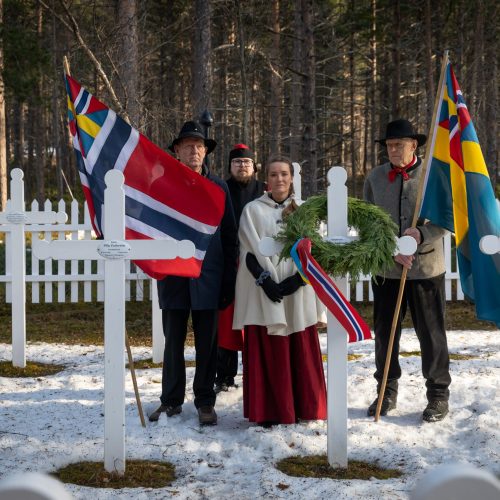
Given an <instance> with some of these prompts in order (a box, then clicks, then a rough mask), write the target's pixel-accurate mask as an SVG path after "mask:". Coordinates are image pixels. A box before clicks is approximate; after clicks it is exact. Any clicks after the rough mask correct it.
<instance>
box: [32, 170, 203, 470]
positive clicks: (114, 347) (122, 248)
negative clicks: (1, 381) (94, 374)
mask: <svg viewBox="0 0 500 500" xmlns="http://www.w3.org/2000/svg"><path fill="white" fill-rule="evenodd" d="M104 180H105V182H106V190H105V192H104V226H103V229H104V234H105V235H106V239H105V240H67V241H60V240H55V241H51V242H47V241H43V240H38V241H35V242H34V243H33V251H34V252H35V254H36V255H37V257H38V258H40V259H47V258H49V257H54V258H62V257H64V258H66V259H67V258H72V259H89V258H92V259H97V260H104V468H105V469H106V471H108V472H118V473H119V474H123V473H124V472H125V360H124V356H123V352H124V347H125V260H126V259H131V260H145V259H174V258H176V257H181V258H190V257H192V256H193V255H194V251H195V247H194V244H193V243H192V242H191V241H187V240H183V241H172V240H125V195H124V191H123V182H124V177H123V174H122V173H121V172H120V171H119V170H110V171H109V172H108V173H107V174H106V176H105V178H104Z"/></svg>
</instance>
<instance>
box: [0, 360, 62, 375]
mask: <svg viewBox="0 0 500 500" xmlns="http://www.w3.org/2000/svg"><path fill="white" fill-rule="evenodd" d="M65 368H66V366H65V365H51V364H44V363H36V362H34V361H27V362H26V367H25V368H19V367H17V366H12V362H11V361H0V377H11V378H17V377H46V376H47V375H54V373H59V372H62V371H63V370H64V369H65Z"/></svg>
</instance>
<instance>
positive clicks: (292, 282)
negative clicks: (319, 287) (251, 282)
mask: <svg viewBox="0 0 500 500" xmlns="http://www.w3.org/2000/svg"><path fill="white" fill-rule="evenodd" d="M245 263H246V265H247V268H248V270H249V271H250V272H251V273H252V276H253V277H254V278H255V284H256V285H257V286H261V287H262V289H263V290H264V293H265V294H266V295H267V296H268V298H269V299H270V300H272V301H273V302H281V299H282V298H283V297H284V296H285V295H292V293H295V292H296V291H297V290H298V289H299V288H300V287H301V286H304V285H305V282H304V280H303V279H302V277H301V276H300V274H299V273H298V272H297V273H295V274H294V275H292V276H289V277H288V278H285V279H284V280H283V281H282V282H281V283H280V284H278V283H276V282H275V281H274V280H273V279H272V278H271V276H270V273H269V271H264V269H263V267H262V266H261V265H260V264H259V261H258V260H257V257H255V255H254V254H253V253H247V256H246V259H245Z"/></svg>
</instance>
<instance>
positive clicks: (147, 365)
mask: <svg viewBox="0 0 500 500" xmlns="http://www.w3.org/2000/svg"><path fill="white" fill-rule="evenodd" d="M185 365H186V368H192V367H195V366H196V361H195V360H194V359H187V360H186V361H185ZM125 366H126V368H129V364H128V363H127V364H126V365H125ZM162 366H163V363H153V358H147V359H139V360H134V368H135V369H136V370H150V369H152V368H161V367H162Z"/></svg>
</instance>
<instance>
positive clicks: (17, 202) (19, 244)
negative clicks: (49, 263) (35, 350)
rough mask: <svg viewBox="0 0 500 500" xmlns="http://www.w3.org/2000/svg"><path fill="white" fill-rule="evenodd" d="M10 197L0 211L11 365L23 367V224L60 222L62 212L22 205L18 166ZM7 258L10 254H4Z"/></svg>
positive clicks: (24, 300) (24, 288) (13, 176)
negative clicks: (5, 238) (6, 237)
mask: <svg viewBox="0 0 500 500" xmlns="http://www.w3.org/2000/svg"><path fill="white" fill-rule="evenodd" d="M10 177H11V181H10V200H9V202H8V204H7V209H6V211H5V212H2V213H0V224H1V225H2V231H6V232H9V233H10V238H11V244H12V245H11V252H10V269H11V283H12V300H11V302H12V365H13V366H17V367H19V368H25V367H26V240H25V237H24V232H25V226H29V225H33V224H55V223H59V224H63V223H65V222H66V220H67V218H68V216H67V215H66V214H65V213H64V212H54V211H52V210H47V211H43V212H41V211H38V210H37V211H35V210H33V211H31V212H30V211H27V210H25V206H24V182H23V177H24V173H23V171H22V170H21V169H20V168H14V169H12V171H11V173H10ZM7 258H9V257H7Z"/></svg>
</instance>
